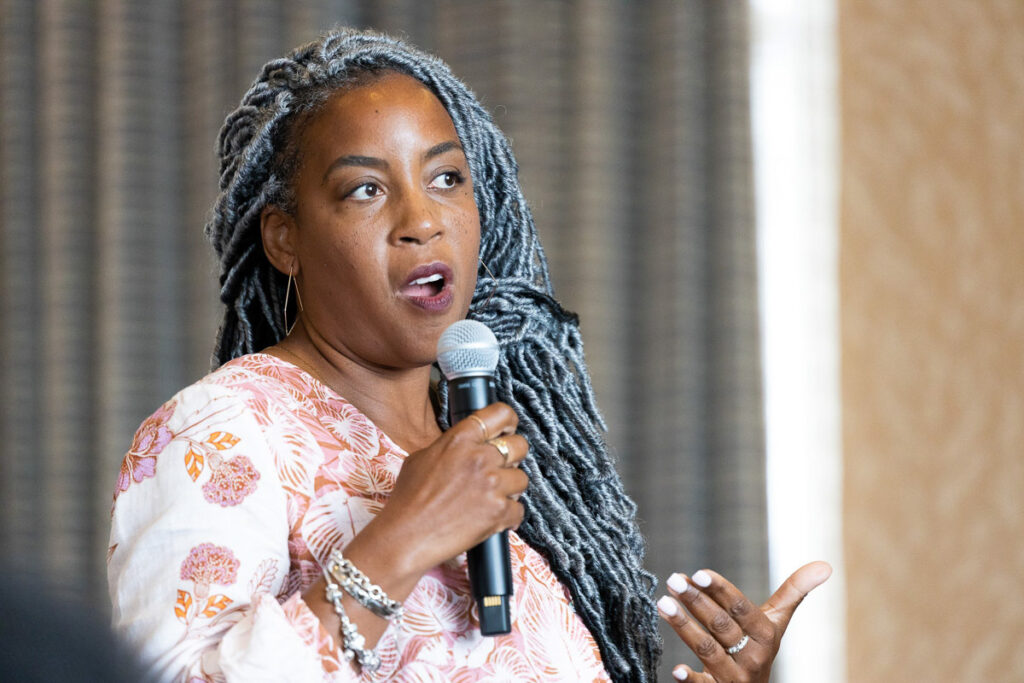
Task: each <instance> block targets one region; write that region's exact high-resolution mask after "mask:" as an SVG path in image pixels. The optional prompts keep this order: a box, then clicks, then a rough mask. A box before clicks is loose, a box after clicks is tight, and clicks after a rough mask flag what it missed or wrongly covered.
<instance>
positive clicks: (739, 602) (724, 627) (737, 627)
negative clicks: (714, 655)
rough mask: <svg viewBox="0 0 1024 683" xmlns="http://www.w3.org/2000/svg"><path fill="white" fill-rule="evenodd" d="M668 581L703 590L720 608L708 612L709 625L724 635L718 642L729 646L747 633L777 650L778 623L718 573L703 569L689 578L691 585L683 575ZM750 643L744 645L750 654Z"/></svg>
mask: <svg viewBox="0 0 1024 683" xmlns="http://www.w3.org/2000/svg"><path fill="white" fill-rule="evenodd" d="M676 577H679V578H676ZM669 582H670V585H669V587H670V588H678V587H679V586H680V584H681V585H682V586H683V588H684V589H685V588H686V587H687V586H689V588H690V590H692V591H699V592H701V593H703V594H704V595H706V596H708V597H709V598H710V599H711V601H712V602H713V603H714V604H715V605H717V607H718V608H719V609H720V610H721V611H718V610H715V609H713V608H712V609H711V610H710V611H709V616H710V618H711V619H712V620H713V621H712V622H711V623H709V624H708V626H709V630H710V631H712V633H715V635H716V636H717V635H720V636H721V637H720V638H719V639H718V641H719V642H720V643H722V645H724V646H725V647H726V648H729V647H732V646H733V645H735V644H737V643H739V642H740V640H741V639H742V638H743V636H745V635H746V636H750V638H751V639H752V640H753V641H756V642H757V643H759V644H761V645H763V646H764V647H765V648H767V649H769V650H772V649H774V647H775V625H774V624H773V623H772V622H771V620H769V619H768V617H767V616H765V614H764V612H762V611H761V609H760V608H759V607H758V606H757V605H755V604H754V603H752V602H751V601H750V600H749V599H748V598H747V596H746V595H744V594H743V592H742V591H741V590H740V589H738V588H737V587H736V586H735V585H733V584H732V582H730V581H729V580H728V579H726V578H725V577H724V576H722V575H721V574H719V573H718V572H714V571H711V570H710V569H701V570H700V571H698V572H695V573H694V575H693V576H692V577H690V584H692V585H690V584H687V583H686V582H685V577H684V576H683V575H682V574H673V575H672V576H670V577H669ZM750 645H751V643H748V644H747V647H746V648H744V650H747V654H748V655H749V654H752V653H753V652H754V651H755V650H756V648H755V649H750ZM737 656H739V654H738V653H737Z"/></svg>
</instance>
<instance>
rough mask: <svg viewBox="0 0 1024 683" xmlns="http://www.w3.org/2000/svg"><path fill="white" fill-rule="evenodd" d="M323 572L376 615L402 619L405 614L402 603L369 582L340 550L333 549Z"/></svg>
mask: <svg viewBox="0 0 1024 683" xmlns="http://www.w3.org/2000/svg"><path fill="white" fill-rule="evenodd" d="M325 574H327V575H329V576H330V579H334V581H336V582H337V583H338V585H340V586H341V587H342V588H343V589H344V591H345V592H346V593H348V594H349V595H351V596H352V597H353V598H354V599H355V601H356V602H358V603H359V604H360V605H362V606H363V607H365V608H366V609H368V610H370V611H371V612H373V613H374V614H376V615H377V616H379V617H384V618H385V619H388V620H390V621H396V622H401V621H402V617H403V616H404V615H405V608H404V607H403V606H402V603H400V602H398V601H397V600H392V599H391V598H389V597H388V596H387V593H385V592H384V589H383V588H381V587H380V586H378V585H376V584H373V583H370V580H369V579H368V578H367V577H366V574H364V573H362V572H361V571H359V570H358V569H356V566H355V565H354V564H352V563H351V562H350V561H349V560H347V559H345V557H344V556H342V554H341V551H340V550H335V551H334V552H332V553H331V555H330V557H328V558H327V569H326V572H325ZM330 579H329V580H330Z"/></svg>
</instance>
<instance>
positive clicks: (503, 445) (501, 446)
mask: <svg viewBox="0 0 1024 683" xmlns="http://www.w3.org/2000/svg"><path fill="white" fill-rule="evenodd" d="M487 443H489V444H491V445H492V446H494V447H495V448H497V449H498V452H499V453H501V459H502V461H503V462H502V464H503V465H504V466H505V467H508V458H509V456H510V455H512V453H511V451H509V450H508V442H507V441H505V439H504V438H502V437H500V436H499V437H497V438H494V439H489V440H488V441H487Z"/></svg>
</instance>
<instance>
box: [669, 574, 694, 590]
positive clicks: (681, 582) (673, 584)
mask: <svg viewBox="0 0 1024 683" xmlns="http://www.w3.org/2000/svg"><path fill="white" fill-rule="evenodd" d="M665 583H666V584H668V587H669V588H671V589H672V590H674V591H675V592H676V593H685V592H686V589H687V588H689V587H690V584H688V583H687V582H686V577H684V576H683V575H682V574H673V575H672V576H670V577H668V581H666V582H665Z"/></svg>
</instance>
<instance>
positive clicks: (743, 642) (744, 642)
mask: <svg viewBox="0 0 1024 683" xmlns="http://www.w3.org/2000/svg"><path fill="white" fill-rule="evenodd" d="M749 642H750V636H748V635H747V634H745V633H744V634H743V637H742V638H740V642H738V643H736V644H735V645H733V646H732V647H727V648H726V649H725V651H726V652H728V653H729V654H731V655H734V654H736V653H738V652H739V651H740V650H742V649H743V648H745V647H746V646H747V643H749Z"/></svg>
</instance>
